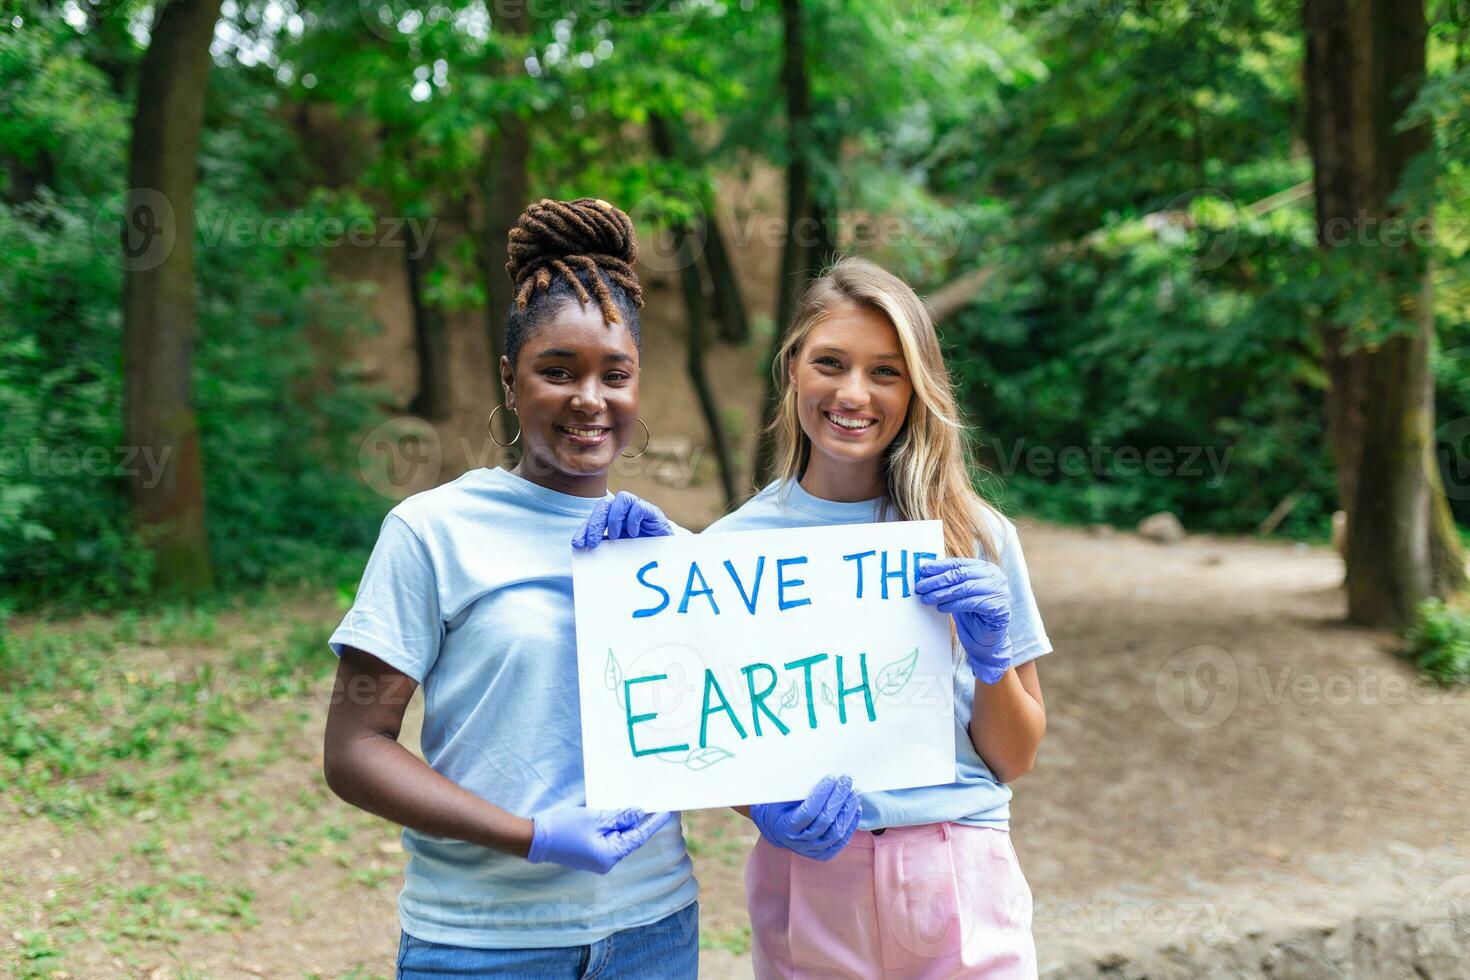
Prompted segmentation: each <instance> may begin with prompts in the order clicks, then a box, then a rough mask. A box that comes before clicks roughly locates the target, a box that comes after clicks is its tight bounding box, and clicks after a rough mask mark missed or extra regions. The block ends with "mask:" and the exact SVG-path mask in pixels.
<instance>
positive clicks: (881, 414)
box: [787, 303, 914, 500]
mask: <svg viewBox="0 0 1470 980" xmlns="http://www.w3.org/2000/svg"><path fill="white" fill-rule="evenodd" d="M787 369H788V372H789V374H790V379H791V385H792V389H793V391H794V392H795V395H796V412H797V418H798V419H799V421H800V422H801V428H802V431H803V432H804V433H805V434H806V437H807V438H808V439H810V440H811V457H810V459H809V460H808V463H807V471H806V474H805V475H804V476H803V478H802V485H803V486H805V487H806V488H807V489H808V490H809V491H812V492H814V493H817V495H818V496H824V497H828V498H829V499H834V500H841V499H865V498H870V497H875V496H878V494H879V493H880V491H881V483H880V477H881V473H882V460H883V452H884V450H886V449H887V448H888V446H889V444H891V443H892V442H893V440H894V438H895V437H897V435H898V433H899V431H900V430H901V429H902V428H903V424H904V420H905V418H907V416H908V408H909V401H910V399H911V398H912V397H913V393H914V386H913V383H912V381H911V380H910V378H909V372H908V365H907V364H906V363H905V362H904V358H903V350H902V348H901V347H900V346H899V339H898V331H897V330H895V329H894V327H893V324H892V323H891V322H889V320H888V317H887V316H885V315H884V314H883V313H881V312H879V311H878V310H875V309H872V308H870V307H867V306H859V305H856V304H852V303H845V304H842V305H839V306H837V307H835V308H833V309H832V310H831V312H829V313H828V314H827V315H826V316H824V317H822V319H821V320H819V321H818V322H817V323H815V324H814V325H813V326H812V328H811V332H810V333H808V334H807V337H806V340H805V341H804V342H803V343H802V345H801V347H800V348H799V349H798V350H797V351H796V352H795V353H794V354H793V355H792V358H791V363H790V364H789V365H788V368H787ZM819 490H820V491H824V492H818V491H819Z"/></svg>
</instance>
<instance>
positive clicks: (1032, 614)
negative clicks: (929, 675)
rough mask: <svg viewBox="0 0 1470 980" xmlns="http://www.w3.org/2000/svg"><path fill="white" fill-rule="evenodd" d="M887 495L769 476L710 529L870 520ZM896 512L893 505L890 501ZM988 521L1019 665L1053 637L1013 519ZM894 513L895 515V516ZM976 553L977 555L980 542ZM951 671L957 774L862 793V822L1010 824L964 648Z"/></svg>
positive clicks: (989, 516) (990, 515) (1006, 795)
mask: <svg viewBox="0 0 1470 980" xmlns="http://www.w3.org/2000/svg"><path fill="white" fill-rule="evenodd" d="M881 505H882V500H881V499H878V500H863V501H857V502H854V503H843V502H840V501H835V500H823V499H822V498H820V497H814V496H812V495H811V494H810V493H808V492H807V491H806V490H804V489H803V488H802V486H801V484H800V483H797V482H795V481H792V482H789V483H780V482H777V483H772V484H770V485H769V486H767V487H766V488H765V489H764V490H762V491H761V492H760V493H758V494H756V495H755V496H754V497H752V498H750V500H748V501H747V502H746V503H745V505H744V506H743V507H741V508H740V509H739V510H737V511H735V513H733V514H730V515H728V516H726V517H722V518H720V519H719V520H718V521H715V522H714V523H713V524H711V525H710V526H709V527H708V528H706V529H705V531H704V533H705V534H719V533H723V532H725V531H762V530H769V529H772V528H783V527H815V526H819V525H826V524H869V523H874V522H877V521H881V520H883V519H884V518H883V516H882V506H881ZM890 513H891V508H890ZM985 514H986V518H985V519H986V521H987V525H988V527H989V529H990V532H991V535H992V537H993V539H994V540H995V541H996V543H997V547H999V549H1000V562H999V565H1000V567H1001V570H1002V571H1004V572H1005V575H1006V580H1007V582H1008V583H1009V586H1010V594H1011V625H1010V638H1011V663H1012V665H1014V666H1020V665H1021V664H1023V663H1025V662H1026V661H1028V660H1035V659H1036V658H1037V657H1039V656H1041V655H1042V654H1044V653H1050V652H1051V641H1050V640H1048V639H1047V638H1046V629H1045V627H1043V626H1042V625H1041V613H1040V612H1039V611H1038V610H1037V608H1036V597H1035V596H1034V595H1032V593H1031V578H1030V576H1029V575H1028V574H1027V572H1026V559H1025V557H1024V556H1023V555H1022V554H1021V541H1020V539H1019V538H1018V537H1017V536H1016V526H1015V525H1014V524H1012V523H1011V522H1010V521H1009V520H1007V519H1006V518H1005V517H1003V516H1001V515H1000V514H996V513H994V512H993V511H988V510H987V511H986V512H985ZM895 519H896V518H895ZM975 554H976V556H980V549H979V543H978V542H977V543H976V550H975ZM957 660H958V661H959V663H958V665H957V666H956V668H955V674H954V715H955V717H954V749H955V781H954V782H952V783H947V784H945V785H942V786H916V787H914V788H912V789H898V790H886V791H883V792H877V793H864V794H862V801H863V816H862V820H861V821H860V822H859V824H858V826H859V827H861V828H862V829H863V830H872V829H873V828H875V827H906V826H911V825H914V824H925V823H943V822H953V823H961V824H969V825H972V826H976V827H998V828H1000V829H1002V830H1005V829H1008V828H1009V825H1010V809H1011V804H1010V800H1011V789H1010V787H1009V786H1007V785H1005V784H1004V783H1002V782H1000V781H999V780H997V779H996V778H995V777H994V776H993V775H991V772H990V769H989V768H988V767H987V766H986V765H985V762H984V760H982V759H981V758H980V756H979V755H978V754H976V752H975V746H974V745H972V744H971V742H970V731H969V728H970V715H971V712H972V710H973V709H974V701H975V675H974V673H973V672H971V670H970V667H969V665H968V664H967V663H966V662H965V658H964V657H963V656H959V657H957Z"/></svg>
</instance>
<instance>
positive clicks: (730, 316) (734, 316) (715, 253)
mask: <svg viewBox="0 0 1470 980" xmlns="http://www.w3.org/2000/svg"><path fill="white" fill-rule="evenodd" d="M704 235H705V239H704V263H705V268H706V270H707V271H708V272H709V281H710V287H711V293H712V295H713V296H714V305H715V319H716V320H717V321H718V323H719V325H720V339H721V340H723V341H725V342H726V343H730V344H743V343H745V342H746V341H747V340H749V339H750V314H749V313H747V312H746V309H745V294H744V292H743V291H742V290H741V288H740V277H739V276H737V275H736V274H735V265H734V263H733V262H732V261H731V260H730V252H729V250H728V249H726V248H725V233H724V230H723V229H722V228H721V227H720V215H719V212H718V211H715V210H711V212H710V215H709V220H708V221H707V222H706V228H705V233H704Z"/></svg>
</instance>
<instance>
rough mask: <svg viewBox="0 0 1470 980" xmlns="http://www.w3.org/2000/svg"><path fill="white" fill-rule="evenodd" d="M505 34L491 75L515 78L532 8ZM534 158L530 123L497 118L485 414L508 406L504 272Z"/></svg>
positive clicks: (482, 178) (485, 282) (504, 21)
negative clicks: (503, 374)
mask: <svg viewBox="0 0 1470 980" xmlns="http://www.w3.org/2000/svg"><path fill="white" fill-rule="evenodd" d="M496 23H497V26H498V29H501V30H504V32H505V34H506V37H507V40H506V44H507V45H508V46H509V47H510V48H511V50H510V52H509V54H508V55H507V57H506V59H505V62H504V63H503V64H496V65H494V66H492V73H493V74H499V75H510V74H513V73H516V72H519V71H521V70H522V68H521V64H522V62H521V61H520V60H519V58H518V51H517V50H516V48H517V45H518V44H519V43H520V42H521V41H523V40H524V39H525V37H526V35H528V34H529V33H530V32H531V15H530V10H529V6H528V5H527V4H520V3H513V4H511V5H510V6H509V7H508V8H506V11H505V15H504V16H503V17H502V18H501V19H500V20H498V21H497V22H496ZM530 155H531V130H530V126H529V125H528V124H527V122H526V120H525V119H523V118H521V116H519V115H518V114H517V113H516V112H514V111H513V110H507V111H504V112H501V113H500V114H499V115H498V116H497V117H496V118H495V126H494V130H493V131H492V132H491V133H490V134H489V137H488V141H487V144H486V147H485V153H484V156H483V157H482V159H481V165H480V173H479V193H480V201H481V207H482V208H483V214H484V220H483V226H482V227H481V229H480V234H479V236H478V238H479V242H478V245H477V247H476V249H475V254H476V258H477V260H478V262H479V267H480V282H481V284H482V286H483V288H484V290H485V337H486V340H487V341H488V345H487V346H488V349H489V351H490V387H491V390H492V392H493V394H492V396H491V403H490V405H489V406H488V407H487V408H486V415H490V414H492V413H493V412H494V410H495V408H497V407H498V406H500V405H503V404H505V392H504V390H502V388H501V384H500V358H501V356H502V355H503V354H504V353H505V344H504V341H503V338H504V336H505V315H506V313H507V312H509V310H510V304H511V301H512V300H513V299H514V298H515V294H514V291H513V290H512V288H511V287H512V283H511V281H510V277H509V276H508V275H506V272H505V262H506V241H507V238H508V237H509V235H510V230H511V229H512V228H514V227H515V223H516V219H518V218H519V217H520V216H521V212H522V211H523V210H525V207H526V205H527V204H529V203H530V202H529V201H528V200H527V199H526V197H527V195H528V194H529V193H530V191H529V187H530V181H529V177H528V172H527V161H528V160H529V159H530ZM509 415H510V413H509V412H501V413H500V415H499V417H498V418H497V419H496V426H495V429H496V432H495V438H496V439H498V440H500V442H502V443H506V442H509V441H510V439H511V438H513V437H514V436H515V435H516V434H517V431H518V427H517V426H516V425H515V424H514V422H513V420H511V419H510V418H508V416H509Z"/></svg>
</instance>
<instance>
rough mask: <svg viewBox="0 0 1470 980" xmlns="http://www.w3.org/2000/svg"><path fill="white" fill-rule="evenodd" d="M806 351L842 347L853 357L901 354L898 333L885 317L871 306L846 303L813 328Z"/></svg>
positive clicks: (830, 312)
mask: <svg viewBox="0 0 1470 980" xmlns="http://www.w3.org/2000/svg"><path fill="white" fill-rule="evenodd" d="M803 346H805V347H807V348H814V347H840V348H842V349H843V350H845V351H848V352H849V353H852V354H870V355H874V356H876V355H879V354H899V355H902V353H903V349H902V347H901V346H900V345H899V341H898V331H897V330H896V329H895V328H894V326H893V323H892V321H890V320H889V319H888V317H887V315H886V314H884V313H883V312H882V311H880V310H875V309H873V308H872V307H870V306H859V305H857V304H855V303H843V304H841V305H839V306H836V307H833V308H832V310H830V311H829V312H828V313H827V314H826V315H825V316H823V317H822V318H821V319H820V320H818V321H817V322H816V323H814V324H812V329H811V332H810V333H808V334H807V338H806V343H805V345H803Z"/></svg>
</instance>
